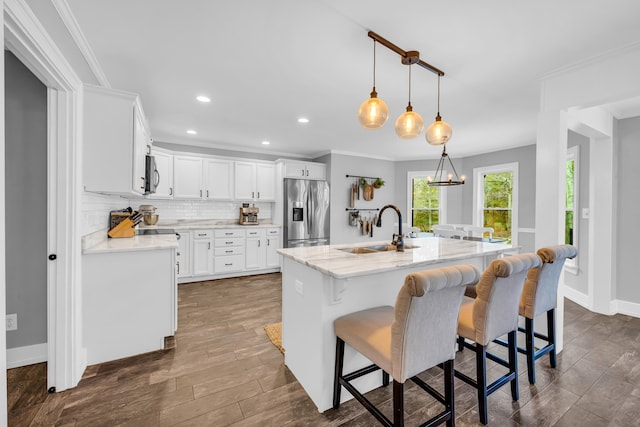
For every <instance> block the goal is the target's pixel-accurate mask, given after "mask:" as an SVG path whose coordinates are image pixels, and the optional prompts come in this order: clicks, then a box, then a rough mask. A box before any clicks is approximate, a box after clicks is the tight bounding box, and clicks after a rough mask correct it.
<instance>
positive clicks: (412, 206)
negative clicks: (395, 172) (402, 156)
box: [407, 172, 446, 231]
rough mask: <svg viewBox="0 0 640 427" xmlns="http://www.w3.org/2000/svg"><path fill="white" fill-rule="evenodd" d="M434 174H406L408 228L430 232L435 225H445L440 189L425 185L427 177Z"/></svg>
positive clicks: (442, 192) (442, 197) (443, 201)
mask: <svg viewBox="0 0 640 427" xmlns="http://www.w3.org/2000/svg"><path fill="white" fill-rule="evenodd" d="M433 175H434V172H409V173H408V174H407V183H408V185H407V190H408V194H407V201H408V204H409V206H408V207H407V212H409V213H410V215H411V218H410V220H409V221H407V222H408V223H409V226H410V227H418V228H419V229H420V231H432V227H433V225H435V224H440V223H445V222H446V217H445V210H444V206H445V198H444V191H442V187H432V186H429V185H428V184H427V177H428V176H433Z"/></svg>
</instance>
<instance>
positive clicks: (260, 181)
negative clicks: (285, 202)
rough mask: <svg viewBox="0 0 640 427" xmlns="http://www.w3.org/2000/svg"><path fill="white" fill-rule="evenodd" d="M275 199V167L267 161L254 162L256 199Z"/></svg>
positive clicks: (268, 200)
mask: <svg viewBox="0 0 640 427" xmlns="http://www.w3.org/2000/svg"><path fill="white" fill-rule="evenodd" d="M275 199H276V167H275V165H273V164H269V163H256V200H259V201H264V202H270V201H273V200H275Z"/></svg>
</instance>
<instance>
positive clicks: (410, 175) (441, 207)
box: [407, 171, 447, 227]
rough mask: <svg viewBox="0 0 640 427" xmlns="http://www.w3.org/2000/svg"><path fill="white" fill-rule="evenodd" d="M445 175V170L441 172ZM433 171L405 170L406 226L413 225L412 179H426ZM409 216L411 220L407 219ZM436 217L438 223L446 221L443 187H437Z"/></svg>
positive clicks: (432, 174)
mask: <svg viewBox="0 0 640 427" xmlns="http://www.w3.org/2000/svg"><path fill="white" fill-rule="evenodd" d="M443 174H444V175H445V176H446V171H444V172H443ZM434 175H435V171H409V172H407V227H413V180H414V179H415V178H424V179H426V178H427V177H429V176H434ZM409 218H411V220H409ZM438 218H439V219H440V223H442V224H446V223H447V222H446V221H447V192H446V191H444V188H443V187H438Z"/></svg>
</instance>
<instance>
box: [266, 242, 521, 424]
mask: <svg viewBox="0 0 640 427" xmlns="http://www.w3.org/2000/svg"><path fill="white" fill-rule="evenodd" d="M387 243H388V242H370V243H368V244H367V243H360V244H358V245H353V244H352V245H328V246H315V247H303V248H287V249H280V250H279V251H278V252H279V253H280V254H281V255H282V257H283V263H282V345H283V347H284V349H285V365H286V366H287V367H288V368H289V369H290V370H291V372H293V374H294V375H295V376H296V378H297V380H298V381H299V382H300V384H301V385H302V386H303V387H304V389H305V390H306V392H307V394H308V395H309V396H310V397H311V399H312V400H313V402H314V403H315V405H316V406H317V407H318V410H319V411H320V412H324V411H325V410H327V409H330V408H331V407H332V394H333V375H334V361H335V343H336V338H335V335H334V331H333V321H334V320H335V319H336V318H338V317H340V316H343V315H345V314H348V313H353V312H355V311H359V310H364V309H367V308H371V307H375V306H381V305H394V304H395V298H396V295H397V294H398V291H399V290H400V288H401V286H402V284H403V283H404V278H405V276H406V275H407V274H408V273H411V272H414V271H419V270H425V269H433V268H438V267H444V266H449V265H456V264H473V265H475V266H476V267H478V268H479V269H481V270H482V269H484V267H485V265H486V264H487V263H488V262H489V261H490V260H491V259H493V258H495V257H497V256H499V255H501V254H503V253H505V252H513V251H514V250H515V249H514V248H512V247H511V245H506V244H502V243H485V242H474V241H466V240H457V239H443V238H439V237H425V238H418V239H407V240H406V241H405V244H406V245H408V246H409V245H410V246H415V247H414V248H413V249H407V250H405V252H395V251H383V252H371V253H351V252H349V249H350V248H354V247H365V246H377V245H386V244H387ZM345 249H346V250H347V251H345ZM370 363H371V362H370V361H368V360H367V359H365V358H364V357H362V356H361V355H359V354H357V353H356V352H355V351H353V350H352V349H351V348H350V347H349V346H347V348H346V349H345V359H344V369H345V372H351V371H353V370H355V369H358V368H361V367H364V366H366V365H369V364H370ZM356 384H357V386H358V388H359V389H360V390H361V391H368V390H372V389H373V388H376V387H379V386H380V385H381V384H382V382H381V375H376V374H372V375H368V376H365V377H363V378H360V379H359V380H357V381H356ZM342 396H343V397H342V400H343V401H344V400H347V399H351V397H352V396H351V395H350V394H349V393H348V392H346V391H345V390H343V392H342Z"/></svg>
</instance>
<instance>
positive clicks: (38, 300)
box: [5, 51, 47, 349]
mask: <svg viewBox="0 0 640 427" xmlns="http://www.w3.org/2000/svg"><path fill="white" fill-rule="evenodd" d="M5 156H6V157H5V162H6V164H5V167H6V169H5V174H6V176H5V183H6V188H5V203H6V251H5V252H6V263H7V270H6V292H7V304H6V309H7V314H13V313H16V314H17V315H18V330H17V331H9V332H7V348H8V349H10V348H15V347H22V346H27V345H34V344H41V343H45V342H47V89H46V87H45V86H44V85H43V84H42V83H41V82H40V81H39V80H38V79H37V78H36V77H35V76H34V75H33V74H31V72H30V71H29V70H28V69H27V68H25V66H24V65H23V64H22V63H21V62H20V61H18V59H17V58H16V57H15V56H13V54H11V53H10V52H8V51H5Z"/></svg>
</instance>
